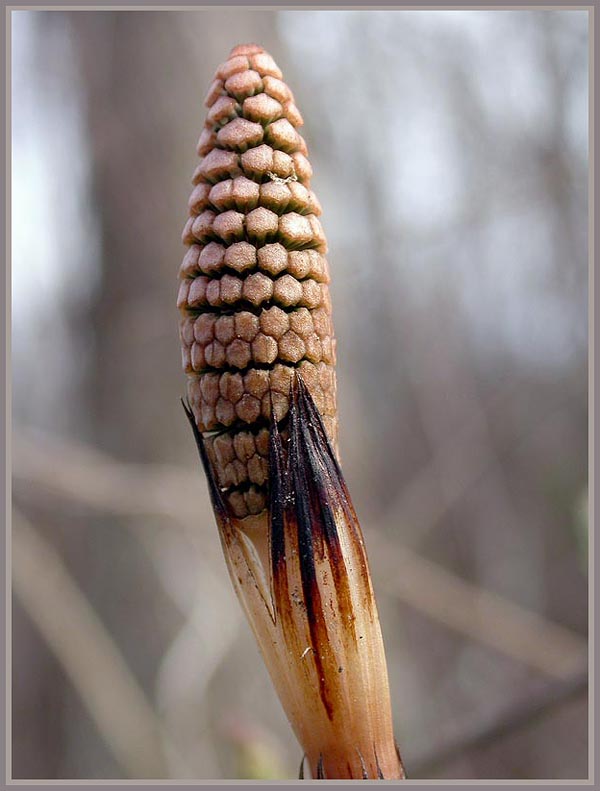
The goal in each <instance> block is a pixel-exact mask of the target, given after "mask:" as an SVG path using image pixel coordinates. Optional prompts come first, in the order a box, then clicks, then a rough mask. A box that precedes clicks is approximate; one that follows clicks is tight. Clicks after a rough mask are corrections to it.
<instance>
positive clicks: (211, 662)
mask: <svg viewBox="0 0 600 791" xmlns="http://www.w3.org/2000/svg"><path fill="white" fill-rule="evenodd" d="M11 18H12V174H13V179H12V211H13V214H12V218H13V225H12V289H13V303H12V327H13V330H12V361H13V368H12V375H13V440H12V443H13V444H12V455H13V504H14V517H13V541H12V552H13V583H14V595H13V603H14V605H13V606H14V611H13V623H12V628H13V666H12V685H13V686H12V718H13V719H12V742H13V754H12V773H13V777H14V778H22V779H25V778H88V779H90V778H148V777H150V778H152V777H155V778H198V779H202V778H208V779H220V778H224V779H230V778H256V779H259V778H275V779H277V778H290V779H293V778H295V777H297V775H298V765H299V762H300V757H301V756H300V748H299V746H298V745H297V743H296V741H295V739H294V737H293V735H292V732H291V729H290V727H289V726H288V724H287V721H286V719H285V716H284V714H283V712H282V710H281V708H280V705H279V702H278V700H277V699H276V697H275V694H274V692H273V690H272V687H271V684H270V681H269V679H268V676H267V674H266V671H265V670H264V668H263V665H262V662H261V660H260V658H259V655H258V651H257V649H256V647H255V644H254V641H253V638H252V635H251V632H250V630H249V628H248V626H247V625H246V622H245V620H244V619H243V617H242V613H241V610H240V607H239V605H238V602H237V600H236V599H235V597H234V594H233V591H232V589H231V587H230V583H229V579H228V577H227V574H226V570H225V564H224V561H223V559H222V556H221V549H220V545H219V539H218V535H217V531H216V528H215V525H214V521H213V516H212V513H211V510H210V507H209V502H208V496H207V489H206V484H205V481H204V479H203V474H202V472H201V469H200V465H199V461H198V458H197V454H196V449H195V445H194V442H193V439H192V436H191V434H190V432H189V426H188V425H187V422H186V420H185V417H184V415H183V411H182V409H181V405H180V403H179V398H180V396H181V395H183V394H184V375H183V373H182V372H181V368H180V350H179V340H178V328H177V323H178V315H177V311H176V309H175V296H176V290H177V282H176V279H177V269H178V266H179V263H180V260H181V258H182V256H183V253H184V248H183V247H182V245H181V241H180V233H181V229H182V227H183V224H184V221H185V218H186V214H187V198H188V195H189V192H190V190H191V175H192V172H193V170H194V167H195V165H196V156H195V144H196V140H197V137H198V134H199V132H200V129H201V126H202V124H203V120H204V113H205V110H204V108H203V106H202V101H203V98H204V95H205V92H206V90H207V88H208V85H209V83H210V81H211V79H212V75H213V73H214V71H215V69H216V67H217V66H218V65H219V63H221V62H222V61H223V60H225V58H226V57H227V55H228V53H229V51H230V49H231V48H232V47H233V46H234V45H236V44H238V43H242V42H244V43H245V42H258V43H260V44H262V45H263V46H264V47H265V48H266V49H267V50H269V51H270V52H271V54H272V55H273V56H274V58H275V60H276V61H277V62H278V64H279V66H280V67H281V68H282V70H283V72H284V78H285V79H286V81H287V82H288V83H289V85H290V86H291V88H292V90H293V91H294V93H295V96H296V101H297V104H298V106H299V107H300V109H301V112H302V113H303V115H304V118H305V122H306V124H305V127H304V131H303V134H304V135H305V137H306V140H307V142H308V145H309V149H310V156H311V161H312V164H313V168H314V173H315V176H314V180H313V188H314V189H315V191H316V193H317V195H318V196H319V198H320V200H321V203H322V205H323V209H324V212H323V218H322V219H323V224H324V227H325V231H326V233H327V236H328V241H329V247H330V255H329V261H330V267H331V271H332V274H333V280H332V298H333V303H334V319H335V323H336V331H337V337H338V358H339V365H338V392H339V403H340V409H341V451H342V461H343V467H344V471H345V474H346V477H347V480H348V482H349V486H350V491H351V492H352V495H353V499H354V502H355V505H356V508H357V510H358V513H359V516H360V518H361V522H362V525H363V530H364V533H365V538H366V543H367V548H368V550H369V555H370V560H371V566H372V572H373V577H374V584H375V589H376V593H377V595H378V601H379V607H380V614H381V619H382V627H383V632H384V637H385V641H386V646H387V652H388V664H389V671H390V682H391V688H392V697H393V704H394V716H395V727H396V733H397V739H398V742H399V745H400V748H401V751H402V754H403V758H404V760H405V764H406V767H407V772H408V774H409V776H410V777H412V778H509V779H522V778H557V779H560V778H569V779H571V778H585V777H587V776H588V756H587V747H588V742H587V732H588V728H587V726H588V719H587V640H586V631H587V619H588V613H587V563H588V561H587V431H588V417H587V340H588V339H587V326H588V318H587V255H588V251H587V223H588V202H587V201H588V197H587V184H588V109H587V107H588V76H587V75H588V49H587V48H588V20H587V13H586V12H584V11H498V12H491V11H490V12H488V11H471V12H465V11H389V12H388V11H365V12H360V11H357V12H346V11H332V12H329V11H252V10H242V9H236V10H233V11H228V10H209V11H182V12H150V11H146V12H133V11H125V12H112V11H111V12H108V11H105V12H62V11H61V12H58V11H57V12H33V11H16V12H15V11H13V12H12V16H11Z"/></svg>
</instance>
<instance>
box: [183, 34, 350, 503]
mask: <svg viewBox="0 0 600 791" xmlns="http://www.w3.org/2000/svg"><path fill="white" fill-rule="evenodd" d="M281 77H282V75H281V72H280V70H279V69H278V67H277V65H276V64H275V62H274V61H273V59H272V58H271V56H270V55H269V54H268V53H266V52H265V51H264V50H263V49H262V48H261V47H258V46H255V45H247V46H241V47H236V48H235V49H233V50H232V52H231V55H230V56H229V59H228V60H227V61H226V62H225V63H224V64H222V65H221V66H220V67H219V69H218V70H217V72H216V75H215V79H214V81H213V83H212V85H211V86H210V89H209V92H208V95H207V97H206V102H205V104H206V106H207V107H208V113H207V117H206V122H205V124H204V128H203V130H202V133H201V135H200V139H199V141H198V148H197V151H198V154H199V156H200V157H201V160H200V164H199V165H198V167H197V168H196V171H195V173H194V177H193V183H194V189H193V191H192V194H191V196H190V200H189V218H188V220H187V222H186V225H185V228H184V231H183V242H184V244H185V245H187V252H186V254H185V256H184V258H183V262H182V264H181V268H180V273H179V276H180V280H181V282H180V288H179V295H178V307H179V309H180V311H181V321H180V336H181V343H182V354H183V368H184V371H185V372H186V374H187V376H188V398H189V403H190V406H191V409H192V412H193V416H194V418H195V421H196V424H197V426H198V430H199V431H200V432H201V434H202V435H203V437H204V440H205V446H206V450H207V454H208V458H209V460H210V463H211V465H212V467H213V470H214V474H215V478H216V480H217V483H218V485H219V487H220V488H221V490H222V491H223V492H224V493H225V500H226V502H227V503H228V506H229V508H230V509H231V512H232V514H233V515H234V516H236V517H238V518H243V517H245V516H249V515H253V514H259V513H261V512H262V511H263V510H264V509H265V508H266V505H267V494H268V488H269V466H268V457H269V431H268V426H269V423H270V420H271V411H272V410H273V411H274V413H275V417H276V419H277V420H278V421H282V420H283V419H284V418H286V416H287V414H288V410H289V394H290V383H291V380H292V375H293V372H294V370H297V371H298V372H299V373H300V374H301V375H302V379H303V381H304V383H305V384H306V387H307V388H308V390H309V391H310V393H311V395H312V398H313V400H314V402H315V404H316V406H317V409H318V410H319V412H320V414H321V415H322V418H323V422H324V425H325V428H326V430H327V433H328V435H329V437H330V439H331V441H332V443H333V445H334V447H335V446H336V440H337V417H336V381H335V369H334V364H335V340H334V337H333V325H332V321H331V303H330V299H329V289H328V283H329V273H328V266H327V260H326V258H325V253H326V249H327V248H326V240H325V236H324V233H323V229H322V227H321V224H320V222H319V219H318V216H319V215H320V213H321V209H320V206H319V202H318V200H317V198H316V196H315V195H314V193H313V192H312V191H311V189H310V177H311V175H312V170H311V167H310V163H309V161H308V159H307V149H306V144H305V142H304V140H303V138H302V137H301V135H300V134H299V133H298V131H297V128H298V127H299V126H300V125H301V124H302V117H301V116H300V113H299V112H298V109H297V108H296V105H295V104H294V99H293V96H292V93H291V91H290V89H289V88H288V87H287V85H286V84H285V83H284V82H283V81H282V79H281Z"/></svg>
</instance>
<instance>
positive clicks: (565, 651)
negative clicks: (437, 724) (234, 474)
mask: <svg viewBox="0 0 600 791" xmlns="http://www.w3.org/2000/svg"><path fill="white" fill-rule="evenodd" d="M57 459H59V460H60V462H59V463H58V462H57ZM13 474H14V477H15V479H16V481H17V482H21V483H27V484H30V485H35V487H36V488H37V489H38V490H39V489H42V490H45V491H46V492H48V491H49V492H51V493H54V494H55V495H60V496H62V497H65V498H67V499H69V500H71V501H76V502H78V503H81V504H84V505H87V506H92V507H101V508H104V509H106V510H108V511H110V512H112V513H115V512H116V513H121V514H128V515H141V514H142V513H146V514H152V513H154V514H156V513H159V514H164V515H168V516H169V517H170V518H173V519H175V520H176V521H177V522H178V523H182V524H184V525H185V524H186V521H187V524H188V526H189V525H190V524H194V525H196V523H197V503H196V502H195V498H193V497H190V492H192V491H198V489H199V487H200V483H199V476H200V474H199V472H198V474H192V473H190V472H188V471H187V470H181V471H179V470H178V469H177V468H174V467H168V468H161V467H158V466H149V465H138V464H131V463H129V464H126V465H124V464H122V463H120V462H116V461H114V460H113V459H111V458H110V457H109V456H106V455H105V454H102V453H100V452H98V451H97V450H90V449H88V448H86V447H85V446H83V445H76V444H74V443H69V442H67V441H65V440H60V441H57V440H55V439H54V438H52V437H48V436H43V437H37V436H36V437H34V436H32V435H26V434H24V433H23V432H19V431H15V432H14V438H13ZM113 486H114V490H115V495H114V499H113V498H111V494H112V489H113ZM368 542H369V550H370V554H371V556H372V557H375V556H376V558H377V560H376V565H377V569H378V571H377V577H379V578H380V579H386V580H387V581H386V582H385V583H384V584H385V585H386V586H387V588H388V591H389V592H390V593H391V594H392V595H393V596H395V597H397V598H399V599H401V600H402V601H404V602H406V603H407V604H409V605H410V606H411V607H414V608H415V609H417V610H419V611H420V612H423V613H425V614H426V615H428V616H429V617H431V618H434V619H435V620H436V621H438V622H441V623H443V624H444V625H445V626H447V627H450V628H452V629H455V630H456V631H458V632H460V633H461V634H465V635H467V636H468V637H469V638H471V639H472V640H476V641H478V642H481V643H484V644H486V645H490V646H492V647H493V648H494V649H496V650H498V651H501V652H502V653H504V654H506V655H508V656H510V657H512V658H513V659H516V660H518V661H520V662H523V663H525V664H527V665H529V666H530V667H533V668H535V669H536V670H538V671H541V672H543V673H546V674H548V675H550V676H553V677H557V678H564V677H565V676H567V675H569V674H570V673H572V672H573V670H574V669H578V668H579V667H581V663H582V660H583V659H585V657H586V652H587V644H586V641H585V640H584V639H583V638H581V637H579V636H578V635H576V634H574V633H573V632H571V631H570V630H568V629H566V628H564V627H562V626H559V625H557V624H554V623H551V622H549V621H548V620H547V619H545V618H544V617H543V616H541V615H538V614H536V613H533V612H531V611H529V610H526V609H524V608H522V607H520V606H519V605H517V604H514V603H512V602H509V601H507V600H506V599H505V598H503V597H502V596H499V595H497V594H494V593H491V592H489V591H485V590H483V589H482V588H480V587H478V586H475V585H473V584H470V583H468V582H465V581H464V580H463V579H461V578H460V577H458V576H456V575H455V574H452V573H451V572H449V571H447V570H445V569H444V568H443V567H442V566H440V565H439V564H437V563H433V562H431V561H428V560H426V559H425V558H423V557H422V556H421V555H418V554H417V553H415V552H413V551H411V550H409V549H407V548H404V547H398V546H396V545H395V546H394V548H393V550H391V549H390V547H389V546H388V545H387V544H385V543H384V542H383V540H382V538H381V537H380V536H379V535H378V533H377V531H370V535H369V538H368Z"/></svg>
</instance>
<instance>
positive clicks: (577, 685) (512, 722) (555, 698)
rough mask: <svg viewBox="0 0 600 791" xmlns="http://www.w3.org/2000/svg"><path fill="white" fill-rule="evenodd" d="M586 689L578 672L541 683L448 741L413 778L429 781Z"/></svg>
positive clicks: (418, 766)
mask: <svg viewBox="0 0 600 791" xmlns="http://www.w3.org/2000/svg"><path fill="white" fill-rule="evenodd" d="M587 689H588V672H587V670H583V669H582V670H580V671H579V672H577V673H574V674H573V675H572V676H570V677H569V678H567V679H563V680H562V681H558V682H557V681H554V682H545V683H544V684H541V685H538V686H536V687H535V688H534V689H533V690H531V692H529V693H528V695H527V697H526V699H525V700H519V701H514V700H511V701H509V702H508V703H506V704H505V705H504V706H503V708H502V710H501V711H500V712H494V713H493V714H492V715H490V716H489V717H488V718H487V719H486V721H484V722H481V721H476V722H474V723H473V724H472V725H471V726H470V727H469V728H467V729H466V730H465V731H464V732H463V733H462V734H459V735H458V736H456V737H454V738H451V739H448V740H447V741H446V742H445V743H443V744H441V745H439V746H438V747H436V748H435V749H434V750H433V752H432V753H431V754H429V755H426V756H423V757H422V758H421V759H419V760H417V761H416V762H415V764H414V766H413V767H412V773H413V776H414V777H429V776H431V774H432V773H433V772H436V771H438V770H439V769H441V768H442V767H443V766H444V765H446V764H448V763H450V762H451V761H453V760H456V759H458V758H461V757H463V756H464V755H466V754H469V753H473V752H475V751H478V750H483V749H485V748H486V747H489V746H491V745H492V744H495V743H496V742H498V741H499V740H501V739H503V738H504V737H507V736H510V735H511V734H513V733H514V732H515V731H518V730H520V729H522V728H525V727H527V726H529V725H533V724H534V723H535V722H536V721H537V720H538V719H540V718H541V717H544V716H546V715H548V714H552V713H553V712H554V711H555V710H556V709H558V708H559V707H560V706H562V705H563V704H565V703H568V702H570V701H572V700H577V699H578V698H580V697H582V696H583V695H584V694H585V692H586V691H587Z"/></svg>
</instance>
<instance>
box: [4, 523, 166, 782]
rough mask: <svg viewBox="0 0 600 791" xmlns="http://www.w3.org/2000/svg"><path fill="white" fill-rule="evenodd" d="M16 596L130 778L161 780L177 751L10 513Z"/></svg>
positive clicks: (73, 595) (54, 558) (28, 530)
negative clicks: (166, 757)
mask: <svg viewBox="0 0 600 791" xmlns="http://www.w3.org/2000/svg"><path fill="white" fill-rule="evenodd" d="M12 522H13V529H12V571H13V586H14V590H15V593H16V595H17V597H18V599H19V601H20V602H21V604H22V605H23V607H24V608H25V611H26V612H27V614H28V615H29V617H30V618H31V620H32V621H33V622H34V624H35V625H36V627H37V628H38V629H39V631H40V633H41V635H42V637H43V638H44V640H45V641H46V643H47V645H48V646H49V648H50V650H51V651H52V653H53V654H54V655H55V656H56V658H57V659H58V661H59V663H60V665H61V666H62V668H63V670H64V672H65V674H66V675H67V677H68V678H69V680H70V681H71V683H72V684H73V686H74V687H75V689H76V690H77V692H78V694H79V696H80V698H81V700H82V702H83V705H84V706H85V708H86V709H87V711H88V713H89V715H90V716H91V718H92V720H93V721H94V723H95V724H96V726H97V728H98V730H99V732H100V733H101V735H102V738H103V739H104V741H105V743H106V744H107V746H108V747H109V749H110V750H111V752H112V753H113V755H114V756H115V758H116V760H117V761H118V763H119V765H120V766H121V767H122V769H123V771H124V772H125V774H126V776H128V777H130V778H162V777H165V776H166V763H165V752H168V753H170V754H171V756H173V755H174V754H175V750H174V747H173V745H172V744H171V742H170V739H169V737H168V735H167V734H166V732H165V730H164V728H163V725H162V723H161V722H160V721H159V719H158V718H157V715H156V713H155V711H154V709H153V707H152V704H151V703H150V702H149V701H148V699H147V698H146V695H145V694H144V692H143V690H142V689H141V687H140V686H139V684H138V682H137V680H136V679H135V677H134V676H133V674H132V673H131V671H130V669H129V667H128V666H127V664H126V663H125V660H124V659H123V656H122V654H121V653H120V651H119V649H118V647H117V646H116V645H115V643H114V641H113V639H112V637H111V636H110V634H109V633H108V632H107V630H106V629H105V627H104V625H103V624H102V623H101V621H100V620H99V619H98V616H97V614H96V612H95V611H94V609H93V607H92V606H91V605H90V603H89V602H88V601H87V599H86V597H85V596H84V594H83V592H82V591H81V590H80V589H79V587H78V586H77V584H76V583H75V581H74V580H73V578H72V577H71V575H70V574H69V572H68V570H67V569H66V567H65V565H64V564H63V562H62V560H61V558H60V557H59V556H58V554H57V553H56V552H55V550H54V549H53V548H52V546H51V545H50V544H49V543H48V542H47V541H46V540H45V539H44V538H43V537H42V536H41V535H40V534H39V532H38V531H37V530H36V529H35V528H34V527H33V525H32V524H31V523H30V522H29V521H28V520H27V519H26V518H25V517H24V516H23V515H22V514H21V513H20V512H19V511H16V510H15V511H13V520H12Z"/></svg>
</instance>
